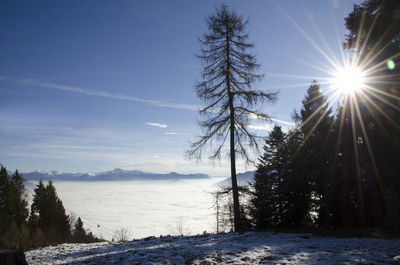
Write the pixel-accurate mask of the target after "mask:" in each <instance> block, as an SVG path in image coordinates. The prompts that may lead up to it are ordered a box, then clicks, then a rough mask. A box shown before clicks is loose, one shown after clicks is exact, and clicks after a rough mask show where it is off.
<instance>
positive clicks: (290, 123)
mask: <svg viewBox="0 0 400 265" xmlns="http://www.w3.org/2000/svg"><path fill="white" fill-rule="evenodd" d="M271 121H274V122H277V123H282V124H285V125H289V126H295V125H296V123H294V122H290V121H284V120H278V119H275V118H271Z"/></svg>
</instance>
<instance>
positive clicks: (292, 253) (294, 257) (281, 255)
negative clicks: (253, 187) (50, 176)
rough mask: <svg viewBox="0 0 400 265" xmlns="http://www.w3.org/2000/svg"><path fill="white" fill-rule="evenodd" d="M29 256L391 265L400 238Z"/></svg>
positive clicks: (198, 241) (171, 243) (275, 237)
mask: <svg viewBox="0 0 400 265" xmlns="http://www.w3.org/2000/svg"><path fill="white" fill-rule="evenodd" d="M25 254H26V258H27V261H28V264H31V265H33V264H286V265H289V264H359V265H360V264H392V263H393V260H394V257H395V256H398V255H400V240H386V239H374V238H332V237H314V236H309V235H306V234H283V233H280V234H273V233H255V232H249V233H244V234H237V233H229V234H216V235H204V236H180V237H161V238H148V239H142V240H136V241H132V242H126V243H112V242H103V243H95V244H63V245H58V246H51V247H45V248H42V249H37V250H32V251H29V252H26V253H25Z"/></svg>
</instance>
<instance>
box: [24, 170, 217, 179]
mask: <svg viewBox="0 0 400 265" xmlns="http://www.w3.org/2000/svg"><path fill="white" fill-rule="evenodd" d="M22 176H23V178H24V179H26V180H44V181H47V180H63V181H123V180H176V179H201V178H209V176H208V175H206V174H200V173H197V174H179V173H177V172H170V173H167V174H161V173H151V172H144V171H141V170H125V169H121V168H115V169H113V170H110V171H104V172H98V173H61V172H59V171H57V170H53V171H44V170H36V171H34V172H28V173H22Z"/></svg>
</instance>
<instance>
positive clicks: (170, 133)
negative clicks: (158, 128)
mask: <svg viewBox="0 0 400 265" xmlns="http://www.w3.org/2000/svg"><path fill="white" fill-rule="evenodd" d="M165 134H166V135H175V134H176V132H166V133H165Z"/></svg>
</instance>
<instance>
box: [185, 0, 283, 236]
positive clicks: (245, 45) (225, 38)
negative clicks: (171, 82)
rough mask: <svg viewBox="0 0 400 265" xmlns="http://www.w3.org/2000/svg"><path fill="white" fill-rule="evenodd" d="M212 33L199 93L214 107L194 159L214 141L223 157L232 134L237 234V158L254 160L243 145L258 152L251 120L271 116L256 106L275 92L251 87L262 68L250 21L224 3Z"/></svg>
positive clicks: (217, 153)
mask: <svg viewBox="0 0 400 265" xmlns="http://www.w3.org/2000/svg"><path fill="white" fill-rule="evenodd" d="M207 24H208V29H209V32H208V33H207V34H204V36H203V38H202V39H201V40H200V41H201V43H202V45H203V48H202V49H201V54H200V56H199V58H200V59H201V60H202V61H203V62H204V64H205V65H204V68H203V72H202V79H203V80H202V81H201V82H199V83H198V84H197V87H196V90H197V95H198V96H199V97H200V98H201V99H203V100H204V101H206V102H207V103H209V105H208V106H206V107H205V108H203V109H202V110H201V111H200V113H201V114H203V115H204V116H205V117H206V119H205V120H204V121H202V122H201V123H200V126H201V127H202V129H203V135H202V136H201V137H200V139H199V140H198V141H196V142H194V143H193V144H192V146H191V150H190V151H188V156H189V157H195V158H198V159H199V158H200V157H201V154H202V150H203V149H204V147H205V146H206V145H207V144H210V143H212V140H217V142H218V145H217V147H216V148H215V149H214V150H213V152H212V154H211V156H210V158H211V159H218V158H220V155H221V151H222V150H223V147H224V144H225V141H226V139H227V138H228V136H229V139H230V144H229V150H230V151H229V154H230V164H231V179H232V194H233V208H234V226H235V231H242V230H243V229H242V227H241V225H240V206H239V192H238V187H237V180H236V155H237V154H238V155H240V156H242V157H243V158H244V159H245V160H246V161H250V158H249V155H248V150H247V149H246V148H245V145H244V142H247V143H249V146H250V147H256V148H258V143H257V137H255V135H253V134H252V133H251V132H250V131H249V130H248V123H249V116H250V115H252V116H255V117H264V118H268V116H267V115H266V114H263V113H260V112H257V111H255V110H253V109H252V108H253V107H255V106H256V105H257V104H258V103H260V102H265V101H274V100H275V99H276V93H267V92H264V91H258V90H255V89H253V88H252V85H253V83H254V82H255V81H257V80H259V79H261V78H262V75H260V74H258V73H256V71H257V70H258V69H259V67H260V66H259V64H257V63H256V59H255V57H254V56H253V55H252V54H250V53H249V52H248V50H249V49H250V48H252V47H253V45H252V44H251V43H249V42H248V41H247V39H248V34H247V32H246V30H245V28H246V26H247V24H248V22H247V21H245V20H243V18H242V17H240V16H238V15H237V14H236V13H235V12H231V11H230V10H228V8H227V7H226V6H225V5H222V6H221V7H220V8H218V9H217V10H216V14H215V15H212V16H210V17H209V18H208V19H207Z"/></svg>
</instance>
